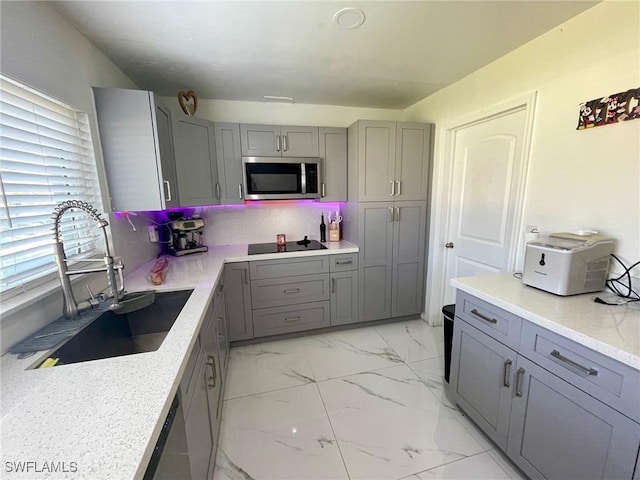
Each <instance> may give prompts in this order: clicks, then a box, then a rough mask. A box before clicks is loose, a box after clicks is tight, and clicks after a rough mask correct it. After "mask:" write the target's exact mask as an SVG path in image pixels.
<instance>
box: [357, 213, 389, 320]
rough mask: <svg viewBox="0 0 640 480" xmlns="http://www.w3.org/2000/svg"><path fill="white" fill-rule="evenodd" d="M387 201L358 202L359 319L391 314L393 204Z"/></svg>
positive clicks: (381, 317) (386, 316)
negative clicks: (359, 249)
mask: <svg viewBox="0 0 640 480" xmlns="http://www.w3.org/2000/svg"><path fill="white" fill-rule="evenodd" d="M392 205H393V204H392V203H390V202H381V203H361V204H359V206H358V217H359V218H358V222H359V224H360V229H359V238H358V244H359V245H360V247H361V249H362V250H361V251H360V256H359V257H360V258H359V261H360V279H359V282H360V288H359V292H360V312H361V320H362V321H369V320H379V319H383V318H389V317H390V316H391V271H392V261H393V207H392Z"/></svg>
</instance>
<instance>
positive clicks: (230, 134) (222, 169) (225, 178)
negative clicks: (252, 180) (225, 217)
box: [213, 123, 244, 205]
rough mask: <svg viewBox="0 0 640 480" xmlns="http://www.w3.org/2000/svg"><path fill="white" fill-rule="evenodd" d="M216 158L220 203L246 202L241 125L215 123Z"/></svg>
mask: <svg viewBox="0 0 640 480" xmlns="http://www.w3.org/2000/svg"><path fill="white" fill-rule="evenodd" d="M213 128H214V132H215V139H216V142H215V143H216V160H217V162H218V183H220V203H222V204H224V205H231V204H236V203H239V204H242V203H244V192H243V188H244V187H243V181H242V156H241V154H240V125H238V124H237V123H215V124H214V127H213Z"/></svg>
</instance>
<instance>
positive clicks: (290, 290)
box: [284, 288, 300, 295]
mask: <svg viewBox="0 0 640 480" xmlns="http://www.w3.org/2000/svg"><path fill="white" fill-rule="evenodd" d="M284 293H285V294H287V295H288V294H290V293H300V289H299V288H291V289H289V290H284Z"/></svg>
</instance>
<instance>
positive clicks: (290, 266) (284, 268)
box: [249, 255, 329, 280]
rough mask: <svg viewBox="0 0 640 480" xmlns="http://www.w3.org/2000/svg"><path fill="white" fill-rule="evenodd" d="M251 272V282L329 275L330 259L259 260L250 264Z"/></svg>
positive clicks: (316, 257)
mask: <svg viewBox="0 0 640 480" xmlns="http://www.w3.org/2000/svg"><path fill="white" fill-rule="evenodd" d="M249 270H250V272H251V280H262V279H264V278H279V277H293V276H295V275H313V274H315V273H329V259H328V256H327V255H318V256H314V257H309V258H304V259H301V258H291V259H286V260H259V261H256V262H249Z"/></svg>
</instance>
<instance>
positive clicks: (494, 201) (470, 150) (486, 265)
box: [444, 106, 527, 304]
mask: <svg viewBox="0 0 640 480" xmlns="http://www.w3.org/2000/svg"><path fill="white" fill-rule="evenodd" d="M526 122H527V112H526V109H525V108H524V106H523V107H522V108H519V109H516V110H513V111H510V112H506V113H504V114H501V115H496V116H494V117H490V118H487V119H484V120H482V121H480V122H477V123H473V124H470V125H469V126H466V127H461V128H460V129H457V130H456V132H455V137H454V139H453V145H452V146H453V155H452V157H451V158H453V173H452V183H451V185H452V187H451V188H452V189H451V196H450V199H451V207H450V210H449V212H450V215H449V222H448V235H447V237H446V238H447V242H446V245H445V248H446V278H445V290H444V303H445V304H447V303H454V302H455V290H454V289H453V288H452V287H451V285H450V280H451V278H456V277H466V276H470V275H482V274H487V273H495V272H500V271H506V270H510V269H512V268H513V264H514V261H515V251H516V249H517V246H518V245H517V238H518V232H517V231H518V228H517V225H516V222H517V221H519V214H520V211H519V210H520V208H521V207H520V205H521V202H520V201H519V195H520V194H521V192H520V190H521V188H520V185H522V184H521V180H522V176H523V175H524V174H525V168H524V166H525V161H524V156H523V145H524V143H525V142H524V139H525V127H526Z"/></svg>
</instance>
